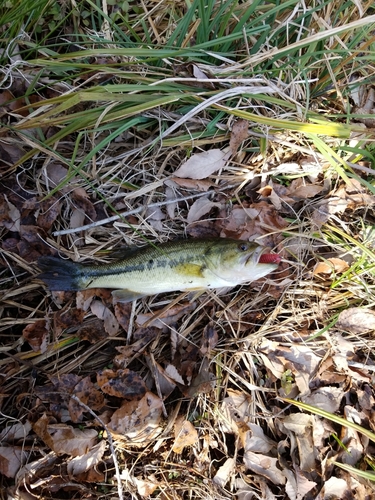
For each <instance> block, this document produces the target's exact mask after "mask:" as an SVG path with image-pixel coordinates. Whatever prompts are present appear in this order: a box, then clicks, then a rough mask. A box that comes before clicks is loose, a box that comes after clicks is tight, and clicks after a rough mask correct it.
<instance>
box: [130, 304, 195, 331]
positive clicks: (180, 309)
mask: <svg viewBox="0 0 375 500" xmlns="http://www.w3.org/2000/svg"><path fill="white" fill-rule="evenodd" d="M195 307H196V303H195V302H185V303H183V304H179V305H177V306H175V307H171V308H169V309H167V310H166V311H164V312H163V313H161V314H160V313H156V314H155V313H146V314H138V315H137V317H136V323H137V325H138V326H142V325H144V324H145V323H147V324H148V326H153V327H155V328H159V329H161V330H164V329H165V327H166V326H171V325H173V324H175V323H177V321H178V320H179V319H180V318H182V316H184V315H185V314H188V313H189V312H190V311H194V309H195ZM155 316H156V317H155ZM152 317H155V319H154V320H152ZM150 320H151V321H150ZM149 321H150V323H148V322H149Z"/></svg>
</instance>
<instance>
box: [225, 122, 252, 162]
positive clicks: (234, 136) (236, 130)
mask: <svg viewBox="0 0 375 500" xmlns="http://www.w3.org/2000/svg"><path fill="white" fill-rule="evenodd" d="M248 137H249V122H248V121H247V120H243V119H239V120H236V121H235V122H234V124H233V126H232V132H231V135H230V140H229V149H230V151H231V153H232V154H235V153H236V152H237V150H238V148H239V147H240V145H241V143H242V142H243V141H244V140H245V139H247V138H248Z"/></svg>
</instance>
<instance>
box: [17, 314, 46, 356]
mask: <svg viewBox="0 0 375 500" xmlns="http://www.w3.org/2000/svg"><path fill="white" fill-rule="evenodd" d="M22 336H23V338H24V339H25V340H26V341H27V342H28V344H29V345H30V347H31V349H32V350H33V351H34V352H39V351H40V352H41V354H43V353H44V352H46V350H47V345H48V330H47V327H46V322H45V320H44V319H43V320H38V321H36V322H35V323H31V324H30V325H27V326H26V327H25V328H24V329H23V330H22Z"/></svg>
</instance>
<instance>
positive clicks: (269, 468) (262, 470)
mask: <svg viewBox="0 0 375 500" xmlns="http://www.w3.org/2000/svg"><path fill="white" fill-rule="evenodd" d="M243 461H244V464H245V466H246V467H247V468H248V469H250V470H251V471H253V472H255V473H256V474H259V475H261V476H264V477H266V478H267V479H269V480H270V481H272V482H273V484H285V480H286V478H285V476H284V474H283V473H282V471H281V470H280V469H279V468H278V460H277V458H272V457H268V456H266V455H262V454H260V453H253V452H252V451H247V452H246V453H244V457H243Z"/></svg>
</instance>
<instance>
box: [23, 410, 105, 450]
mask: <svg viewBox="0 0 375 500" xmlns="http://www.w3.org/2000/svg"><path fill="white" fill-rule="evenodd" d="M49 420H50V419H49V417H47V415H46V414H44V415H43V416H42V417H40V419H39V420H37V421H36V422H35V423H34V424H33V430H34V432H35V433H36V434H37V435H38V436H39V437H40V438H41V439H42V440H43V441H44V442H45V444H46V445H47V446H49V448H51V450H52V451H54V452H55V453H56V454H57V455H64V454H67V455H70V456H72V457H79V456H80V455H82V454H85V453H87V452H88V451H89V450H90V449H91V448H92V447H93V446H94V445H95V444H96V443H97V436H98V433H97V432H96V430H94V429H84V430H80V429H76V428H75V427H72V426H71V425H66V424H51V423H49Z"/></svg>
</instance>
